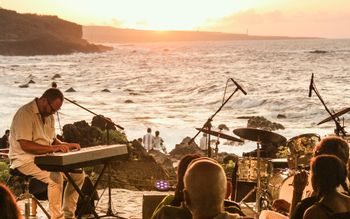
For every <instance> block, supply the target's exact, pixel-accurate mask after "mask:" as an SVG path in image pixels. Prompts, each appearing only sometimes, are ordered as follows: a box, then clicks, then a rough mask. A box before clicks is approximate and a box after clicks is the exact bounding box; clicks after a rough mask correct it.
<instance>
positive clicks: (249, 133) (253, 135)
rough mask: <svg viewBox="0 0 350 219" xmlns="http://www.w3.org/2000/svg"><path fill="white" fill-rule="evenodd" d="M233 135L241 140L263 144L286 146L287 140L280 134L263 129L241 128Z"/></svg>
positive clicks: (234, 131)
mask: <svg viewBox="0 0 350 219" xmlns="http://www.w3.org/2000/svg"><path fill="white" fill-rule="evenodd" d="M233 133H235V134H236V135H238V136H239V137H241V138H244V139H247V140H250V141H257V142H262V143H275V144H283V145H284V144H285V143H286V141H287V139H286V138H285V137H283V136H282V135H280V134H277V133H274V132H269V131H265V130H261V129H253V128H239V129H235V130H233Z"/></svg>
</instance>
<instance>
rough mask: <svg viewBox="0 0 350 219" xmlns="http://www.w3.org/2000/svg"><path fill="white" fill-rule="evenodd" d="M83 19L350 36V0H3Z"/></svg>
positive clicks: (22, 9)
mask: <svg viewBox="0 0 350 219" xmlns="http://www.w3.org/2000/svg"><path fill="white" fill-rule="evenodd" d="M0 7H2V8H5V9H11V10H15V11H17V12H19V13H37V14H45V15H57V16H59V17H60V18H62V19H66V20H69V21H73V22H76V23H79V24H82V25H108V26H114V27H119V28H134V29H152V30H202V31H220V32H228V33H247V32H248V34H250V35H274V36H276V35H278V36H315V37H327V38H350V28H349V27H350V0H71V1H68V0H67V1H63V0H0Z"/></svg>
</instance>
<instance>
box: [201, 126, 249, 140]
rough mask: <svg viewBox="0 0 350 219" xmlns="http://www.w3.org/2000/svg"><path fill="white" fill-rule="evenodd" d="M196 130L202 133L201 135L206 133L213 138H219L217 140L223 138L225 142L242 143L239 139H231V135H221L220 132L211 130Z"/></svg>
mask: <svg viewBox="0 0 350 219" xmlns="http://www.w3.org/2000/svg"><path fill="white" fill-rule="evenodd" d="M196 129H197V130H199V131H201V132H203V133H207V134H209V135H213V136H216V137H219V138H223V139H226V140H230V141H236V142H243V141H242V140H241V139H239V138H236V137H233V136H231V135H226V134H224V133H221V132H217V131H213V130H210V131H209V130H208V129H200V128H196Z"/></svg>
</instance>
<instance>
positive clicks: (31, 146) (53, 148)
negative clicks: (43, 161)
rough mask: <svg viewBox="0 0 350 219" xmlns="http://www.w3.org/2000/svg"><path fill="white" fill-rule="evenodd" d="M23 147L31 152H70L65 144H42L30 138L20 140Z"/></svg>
mask: <svg viewBox="0 0 350 219" xmlns="http://www.w3.org/2000/svg"><path fill="white" fill-rule="evenodd" d="M18 142H19V144H20V145H21V148H22V149H23V150H24V151H25V152H28V153H31V154H47V153H52V152H68V151H69V147H68V146H67V145H64V144H59V145H42V144H38V143H35V142H33V141H28V140H18Z"/></svg>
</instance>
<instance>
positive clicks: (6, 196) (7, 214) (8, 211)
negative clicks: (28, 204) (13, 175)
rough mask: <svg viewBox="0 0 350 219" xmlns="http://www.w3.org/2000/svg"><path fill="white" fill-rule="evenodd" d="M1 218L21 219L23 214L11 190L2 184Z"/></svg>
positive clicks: (0, 193) (0, 199)
mask: <svg viewBox="0 0 350 219" xmlns="http://www.w3.org/2000/svg"><path fill="white" fill-rule="evenodd" d="M0 218H1V219H6V218H11V219H19V218H22V217H21V213H20V211H19V208H18V206H17V203H16V198H15V197H14V195H13V194H12V192H11V191H10V189H9V188H7V186H5V185H4V184H1V183H0Z"/></svg>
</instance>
